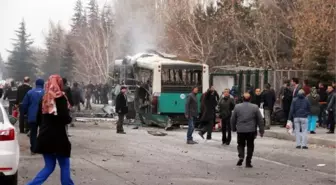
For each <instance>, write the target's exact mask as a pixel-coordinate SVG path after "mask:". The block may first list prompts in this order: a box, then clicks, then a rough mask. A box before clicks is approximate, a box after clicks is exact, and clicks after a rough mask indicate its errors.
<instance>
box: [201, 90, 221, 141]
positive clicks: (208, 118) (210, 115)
mask: <svg viewBox="0 0 336 185" xmlns="http://www.w3.org/2000/svg"><path fill="white" fill-rule="evenodd" d="M217 97H219V96H218V94H217V93H216V92H215V89H214V88H213V87H211V88H210V89H209V90H208V91H207V93H206V94H205V95H204V97H203V100H202V104H201V106H202V107H203V109H202V111H203V112H202V117H201V121H202V126H203V128H202V129H201V131H199V133H198V134H199V135H200V136H201V137H202V138H204V136H203V135H204V134H205V133H207V138H206V139H207V140H211V139H212V137H211V136H212V129H213V125H214V124H215V123H214V122H215V119H216V106H217V102H218V101H217V100H218V98H217Z"/></svg>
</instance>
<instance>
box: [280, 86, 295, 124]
mask: <svg viewBox="0 0 336 185" xmlns="http://www.w3.org/2000/svg"><path fill="white" fill-rule="evenodd" d="M286 84H287V85H286V86H285V88H284V89H283V96H282V97H281V101H282V110H283V111H284V113H285V118H286V119H287V118H288V116H289V111H290V106H291V104H292V101H293V92H292V90H291V88H290V82H289V81H286ZM286 124H287V123H285V124H284V125H283V127H286Z"/></svg>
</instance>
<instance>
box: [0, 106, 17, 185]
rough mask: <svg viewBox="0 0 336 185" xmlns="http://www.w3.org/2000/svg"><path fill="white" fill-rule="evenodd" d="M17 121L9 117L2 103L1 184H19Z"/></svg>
mask: <svg viewBox="0 0 336 185" xmlns="http://www.w3.org/2000/svg"><path fill="white" fill-rule="evenodd" d="M16 121H17V120H16V119H15V118H13V117H12V116H8V115H7V113H6V111H5V108H4V107H3V105H2V103H1V102H0V184H3V185H17V184H18V166H19V159H20V147H19V142H18V137H17V132H16V129H15V127H14V124H15V123H16Z"/></svg>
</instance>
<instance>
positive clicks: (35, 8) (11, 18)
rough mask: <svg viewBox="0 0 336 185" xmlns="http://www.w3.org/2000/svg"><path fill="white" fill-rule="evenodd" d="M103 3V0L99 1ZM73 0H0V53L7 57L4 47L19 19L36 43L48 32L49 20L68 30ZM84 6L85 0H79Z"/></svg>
mask: <svg viewBox="0 0 336 185" xmlns="http://www.w3.org/2000/svg"><path fill="white" fill-rule="evenodd" d="M98 1H99V3H100V4H104V3H105V2H106V0H98ZM75 2H76V0H0V25H1V26H0V53H1V55H2V57H3V58H4V59H7V56H8V52H7V51H6V49H9V50H11V49H12V42H13V41H12V40H11V39H12V38H15V32H14V30H16V29H18V27H19V23H20V21H21V20H22V18H24V19H25V22H26V24H27V31H28V33H30V34H31V37H32V39H34V41H35V43H34V45H35V46H41V47H44V35H46V33H48V25H49V20H52V21H54V22H58V21H60V22H61V24H62V25H63V26H65V27H66V28H67V29H68V28H69V24H70V23H71V22H70V20H71V16H72V14H73V8H74V5H75ZM82 2H83V3H85V6H86V4H87V2H88V0H82Z"/></svg>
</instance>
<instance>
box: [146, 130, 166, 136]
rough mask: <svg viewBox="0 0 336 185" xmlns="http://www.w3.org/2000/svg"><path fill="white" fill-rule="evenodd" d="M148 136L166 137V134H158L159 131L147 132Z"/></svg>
mask: <svg viewBox="0 0 336 185" xmlns="http://www.w3.org/2000/svg"><path fill="white" fill-rule="evenodd" d="M147 132H148V134H150V135H153V136H166V135H167V133H163V132H160V131H150V130H149V131H147Z"/></svg>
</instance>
